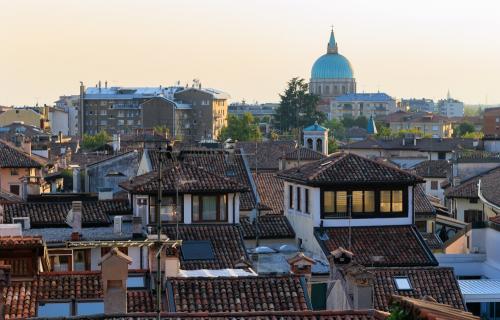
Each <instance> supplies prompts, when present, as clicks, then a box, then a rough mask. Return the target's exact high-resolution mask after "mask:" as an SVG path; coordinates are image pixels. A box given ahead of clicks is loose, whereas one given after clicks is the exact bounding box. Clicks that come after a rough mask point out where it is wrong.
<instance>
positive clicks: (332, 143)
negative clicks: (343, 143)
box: [328, 139, 339, 154]
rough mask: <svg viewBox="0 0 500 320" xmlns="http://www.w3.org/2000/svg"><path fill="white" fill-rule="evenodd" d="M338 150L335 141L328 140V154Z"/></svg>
mask: <svg viewBox="0 0 500 320" xmlns="http://www.w3.org/2000/svg"><path fill="white" fill-rule="evenodd" d="M338 149H339V145H338V144H337V140H335V139H328V154H331V153H334V152H336V151H337V150H338Z"/></svg>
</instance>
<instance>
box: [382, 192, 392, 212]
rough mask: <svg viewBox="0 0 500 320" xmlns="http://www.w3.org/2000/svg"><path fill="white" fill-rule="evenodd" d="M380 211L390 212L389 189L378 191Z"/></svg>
mask: <svg viewBox="0 0 500 320" xmlns="http://www.w3.org/2000/svg"><path fill="white" fill-rule="evenodd" d="M380 212H391V192H390V191H380Z"/></svg>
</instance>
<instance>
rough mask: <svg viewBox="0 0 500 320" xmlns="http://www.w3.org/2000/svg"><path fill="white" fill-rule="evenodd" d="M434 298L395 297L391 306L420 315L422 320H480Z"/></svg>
mask: <svg viewBox="0 0 500 320" xmlns="http://www.w3.org/2000/svg"><path fill="white" fill-rule="evenodd" d="M434 300H435V299H433V298H432V297H431V298H429V297H424V298H423V299H415V298H409V297H403V296H393V297H392V298H391V304H397V305H399V306H400V307H401V308H402V309H403V310H406V311H408V312H410V314H411V315H414V316H416V315H418V317H419V318H420V319H422V320H434V319H439V320H479V317H476V316H474V315H473V314H472V313H470V312H467V311H463V310H458V309H455V308H453V307H451V306H449V305H447V304H442V303H438V302H436V301H434Z"/></svg>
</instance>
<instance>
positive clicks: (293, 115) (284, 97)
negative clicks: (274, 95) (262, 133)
mask: <svg viewBox="0 0 500 320" xmlns="http://www.w3.org/2000/svg"><path fill="white" fill-rule="evenodd" d="M280 98H281V102H280V105H279V107H278V108H277V109H276V114H275V116H274V119H275V121H276V122H278V123H279V127H280V129H281V131H282V132H283V131H289V130H291V129H292V128H300V127H304V126H308V125H311V124H313V123H314V122H315V121H318V123H321V122H323V121H324V120H325V119H326V116H325V114H324V113H322V112H320V111H317V110H316V106H317V104H318V102H319V97H318V96H317V95H314V94H312V93H309V92H308V85H307V83H306V82H305V80H304V79H301V78H293V79H292V80H290V81H289V82H288V87H287V88H286V90H285V92H284V93H283V94H280Z"/></svg>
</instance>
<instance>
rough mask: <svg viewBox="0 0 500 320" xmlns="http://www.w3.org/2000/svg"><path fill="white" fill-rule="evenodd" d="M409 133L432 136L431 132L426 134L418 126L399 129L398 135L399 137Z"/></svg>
mask: <svg viewBox="0 0 500 320" xmlns="http://www.w3.org/2000/svg"><path fill="white" fill-rule="evenodd" d="M407 134H413V135H416V136H419V137H421V138H432V135H431V134H424V133H423V132H422V131H421V130H419V129H417V128H413V129H403V130H399V131H398V133H397V134H396V135H397V136H398V137H401V138H402V137H404V136H405V135H407Z"/></svg>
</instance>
